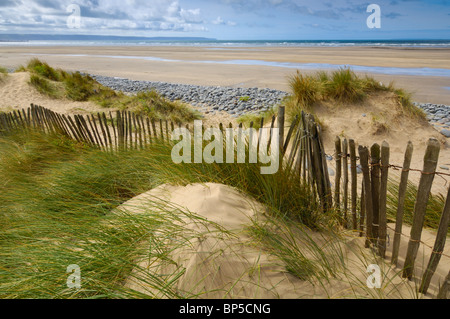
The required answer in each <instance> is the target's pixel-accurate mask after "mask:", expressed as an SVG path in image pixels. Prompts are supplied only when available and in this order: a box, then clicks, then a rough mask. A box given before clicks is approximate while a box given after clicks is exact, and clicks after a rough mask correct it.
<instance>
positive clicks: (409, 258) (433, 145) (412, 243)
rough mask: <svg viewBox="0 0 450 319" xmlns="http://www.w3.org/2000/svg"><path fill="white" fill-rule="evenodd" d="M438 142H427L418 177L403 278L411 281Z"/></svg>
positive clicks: (434, 140)
mask: <svg viewBox="0 0 450 319" xmlns="http://www.w3.org/2000/svg"><path fill="white" fill-rule="evenodd" d="M439 152H440V146H439V141H438V140H437V139H435V138H431V139H430V140H429V141H428V146H427V150H426V152H425V156H424V166H423V171H422V176H421V177H420V182H419V188H418V191H417V199H416V204H415V206H414V220H413V225H412V228H411V238H410V240H409V243H408V250H407V253H406V259H405V266H404V270H403V277H404V278H408V279H411V278H412V276H413V272H414V262H415V260H416V256H417V251H418V250H419V245H420V238H421V236H422V228H423V223H424V217H425V212H426V210H427V203H428V198H429V196H430V191H431V186H432V184H433V180H434V174H435V172H436V166H437V162H438V158H439Z"/></svg>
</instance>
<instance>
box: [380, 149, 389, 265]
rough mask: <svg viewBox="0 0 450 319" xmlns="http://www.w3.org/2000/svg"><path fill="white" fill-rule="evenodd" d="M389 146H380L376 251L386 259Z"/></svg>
mask: <svg viewBox="0 0 450 319" xmlns="http://www.w3.org/2000/svg"><path fill="white" fill-rule="evenodd" d="M389 156H390V149H389V144H388V143H387V142H386V141H384V142H383V143H382V144H381V182H380V218H379V225H380V226H379V228H378V237H379V240H378V248H379V249H378V251H379V254H380V256H381V257H382V258H385V257H386V238H387V217H386V209H387V183H388V175H389Z"/></svg>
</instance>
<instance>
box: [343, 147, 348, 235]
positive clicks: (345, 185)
mask: <svg viewBox="0 0 450 319" xmlns="http://www.w3.org/2000/svg"><path fill="white" fill-rule="evenodd" d="M342 173H343V176H344V179H343V184H342V186H343V196H342V201H343V204H344V224H343V225H344V227H345V228H347V223H348V217H347V214H348V141H347V139H346V138H344V140H343V141H342Z"/></svg>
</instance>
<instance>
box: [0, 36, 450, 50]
mask: <svg viewBox="0 0 450 319" xmlns="http://www.w3.org/2000/svg"><path fill="white" fill-rule="evenodd" d="M20 38H21V37H18V39H14V38H13V37H11V35H10V36H9V37H8V38H6V39H5V38H2V37H1V36H0V46H193V47H212V48H219V49H227V48H231V49H233V48H247V47H261V48H264V47H358V46H362V47H405V48H450V39H448V40H420V39H419V40H413V39H406V40H215V39H208V38H186V39H183V38H173V39H170V38H155V39H152V38H149V39H145V38H133V37H120V38H118V39H114V37H107V38H106V39H102V38H101V37H100V38H96V39H89V38H88V37H87V38H86V39H79V38H75V39H66V40H65V39H60V38H59V39H57V40H53V39H42V40H34V39H20Z"/></svg>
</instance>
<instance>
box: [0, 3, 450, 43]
mask: <svg viewBox="0 0 450 319" xmlns="http://www.w3.org/2000/svg"><path fill="white" fill-rule="evenodd" d="M370 4H376V5H378V7H379V9H380V16H379V17H380V18H379V20H376V21H379V22H380V24H379V28H378V27H374V28H369V26H368V23H367V20H368V18H369V16H371V14H373V13H376V12H375V11H370V12H367V8H368V6H369V5H370ZM78 8H79V11H78ZM371 19H372V18H371ZM371 21H375V20H371ZM0 33H21V34H30V33H34V34H36V33H38V34H86V35H116V36H146V37H171V36H176V37H207V38H215V39H218V40H339V39H341V40H348V39H352V40H355V39H360V40H367V39H450V0H449V1H447V0H369V1H364V0H362V1H361V0H359V1H358V0H313V1H304V0H147V1H145V0H60V1H53V0H0Z"/></svg>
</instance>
